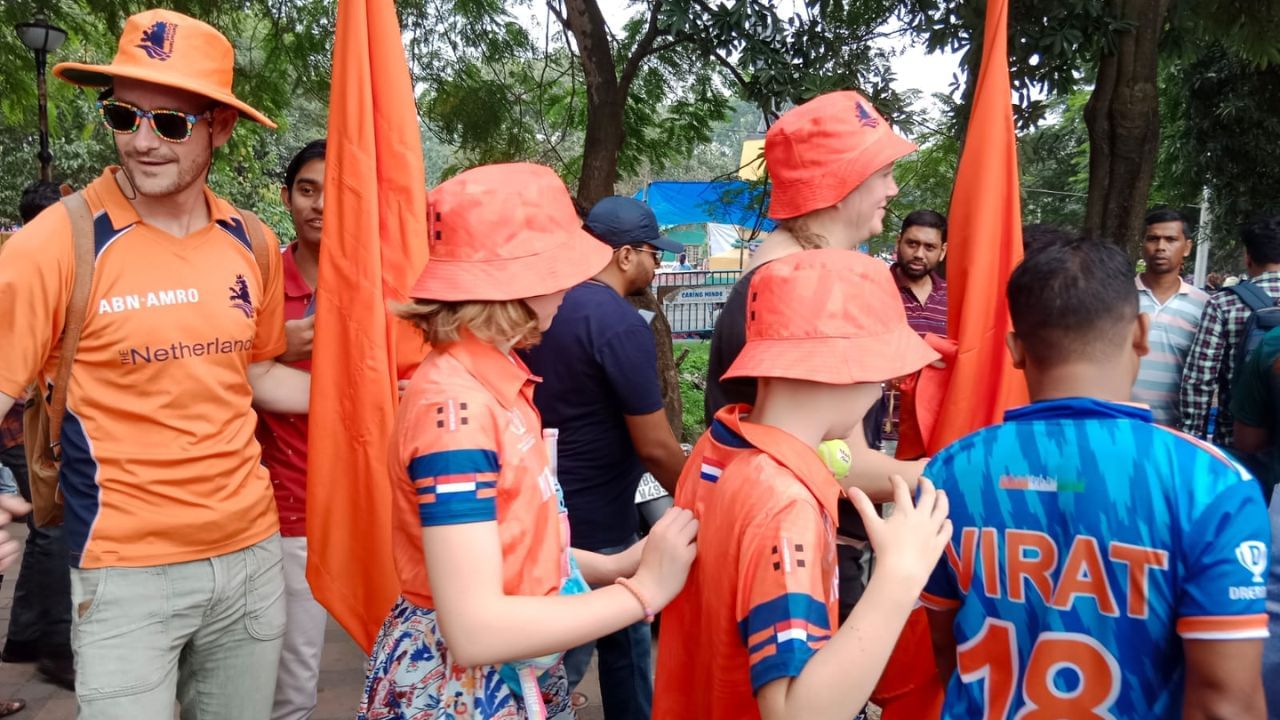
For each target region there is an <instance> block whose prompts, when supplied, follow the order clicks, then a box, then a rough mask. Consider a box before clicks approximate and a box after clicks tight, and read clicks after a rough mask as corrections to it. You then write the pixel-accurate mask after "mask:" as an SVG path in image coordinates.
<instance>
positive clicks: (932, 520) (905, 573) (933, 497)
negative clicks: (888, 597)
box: [849, 475, 951, 595]
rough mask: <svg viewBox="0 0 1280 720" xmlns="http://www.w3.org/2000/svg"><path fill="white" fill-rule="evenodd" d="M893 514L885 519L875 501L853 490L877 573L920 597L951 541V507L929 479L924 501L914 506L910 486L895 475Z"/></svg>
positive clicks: (922, 483)
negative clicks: (869, 541) (889, 577)
mask: <svg viewBox="0 0 1280 720" xmlns="http://www.w3.org/2000/svg"><path fill="white" fill-rule="evenodd" d="M890 482H892V483H893V502H894V507H893V514H892V515H890V516H889V518H888V519H883V518H881V517H880V515H879V514H878V513H877V512H876V508H875V506H874V505H872V504H871V500H870V499H869V498H868V497H867V496H866V494H865V493H863V492H862V491H861V490H859V489H857V488H850V489H849V499H850V500H851V501H853V506H854V507H856V508H857V509H858V514H859V515H861V516H862V522H863V524H864V525H866V528H867V537H868V538H869V539H870V540H871V545H872V547H873V548H875V551H876V572H877V573H884V574H888V575H890V576H891V577H892V578H894V583H895V584H899V585H901V586H902V587H903V588H905V589H909V590H910V592H911V593H912V594H913V595H914V594H919V592H920V591H921V590H923V589H924V584H925V582H926V581H927V580H928V579H929V574H930V573H932V572H933V568H934V567H935V566H936V565H937V564H938V557H939V556H940V555H941V554H942V551H943V549H945V548H946V546H947V543H948V542H949V541H950V540H951V520H949V519H948V518H947V514H948V513H949V512H950V508H951V504H950V502H948V500H947V494H946V493H945V492H939V491H938V490H935V489H934V487H933V483H932V482H930V481H929V479H928V478H925V477H921V478H920V500H919V502H916V503H912V502H911V493H910V492H909V491H908V490H907V483H906V482H905V481H903V479H902V478H901V477H900V476H898V475H894V476H893V477H892V478H890Z"/></svg>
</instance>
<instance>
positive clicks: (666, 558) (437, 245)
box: [358, 164, 697, 720]
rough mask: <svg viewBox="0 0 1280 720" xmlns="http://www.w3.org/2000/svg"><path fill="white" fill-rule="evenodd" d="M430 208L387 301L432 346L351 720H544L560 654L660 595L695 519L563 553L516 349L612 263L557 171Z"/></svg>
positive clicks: (509, 179)
mask: <svg viewBox="0 0 1280 720" xmlns="http://www.w3.org/2000/svg"><path fill="white" fill-rule="evenodd" d="M429 212H430V216H429V219H430V230H429V234H430V237H429V241H430V243H431V261H430V262H429V263H428V264H427V267H426V269H425V270H424V271H423V273H422V276H421V278H420V279H419V280H418V282H417V284H416V285H415V286H414V288H413V291H412V292H411V293H410V295H411V297H412V298H413V302H411V303H409V304H407V305H404V306H401V307H399V308H398V309H397V310H398V313H399V314H400V316H401V317H404V318H406V319H408V320H409V321H411V322H413V323H414V324H415V325H417V326H418V327H419V328H421V330H422V332H423V335H424V336H425V337H426V339H427V341H428V342H429V343H430V344H431V346H432V348H433V350H432V353H431V354H430V355H429V356H428V357H427V359H426V360H425V361H423V363H422V365H421V366H420V367H419V368H418V370H417V371H416V372H415V373H414V376H413V379H412V380H411V381H410V382H409V386H408V388H407V389H406V391H405V394H404V397H403V399H402V400H401V403H400V409H399V412H398V415H397V418H396V442H395V443H394V445H393V448H392V453H393V458H394V459H393V462H392V466H393V467H395V468H398V469H397V470H396V471H395V472H396V475H397V477H395V478H393V481H392V482H393V489H392V492H393V495H394V504H395V505H394V525H393V528H392V535H393V538H392V542H393V551H394V553H395V560H396V568H397V571H398V573H399V576H400V584H401V588H402V591H401V592H402V597H401V599H400V600H399V602H397V604H396V606H395V607H394V608H392V610H391V613H390V615H389V616H388V618H387V621H386V623H385V624H384V625H383V628H382V632H381V633H380V634H379V636H378V639H377V640H376V642H375V644H374V649H373V652H372V654H371V657H370V659H369V674H368V678H367V681H366V684H365V693H364V698H363V700H362V702H361V704H360V710H359V715H358V717H359V718H361V720H387V719H392V718H395V719H397V720H399V719H405V720H407V719H408V718H413V719H414V720H422V719H425V718H440V719H442V720H443V719H444V718H464V717H465V718H478V719H484V720H495V719H498V720H516V719H519V718H546V717H552V716H555V715H557V714H559V713H562V712H566V711H568V710H569V688H568V683H567V681H566V680H565V675H564V670H563V666H562V664H561V662H560V660H561V656H562V653H563V651H564V650H567V649H568V648H571V647H576V646H578V645H582V644H584V643H586V642H588V641H591V640H595V639H596V638H598V637H600V636H602V635H607V634H608V633H611V632H614V631H616V630H619V629H621V628H623V627H626V626H628V625H631V624H633V623H635V622H637V621H639V620H642V619H646V618H647V619H652V618H653V615H654V614H655V613H656V612H657V611H658V610H660V609H662V608H663V607H664V606H665V605H666V604H667V603H669V602H670V601H671V600H672V598H674V597H675V595H676V593H677V592H679V590H680V589H681V587H682V586H683V585H684V581H685V578H686V576H687V575H688V572H689V566H690V565H691V564H692V562H693V557H694V552H695V548H694V545H693V539H694V536H695V534H696V532H697V521H696V520H694V519H693V515H692V514H691V513H690V512H688V511H687V510H681V509H674V510H672V511H670V512H668V513H667V515H665V516H664V517H663V518H662V519H661V520H660V521H659V522H658V524H657V525H656V526H655V527H654V529H653V532H652V533H651V534H650V535H649V537H648V540H647V541H646V542H645V543H644V544H643V545H638V546H636V547H635V548H633V550H631V551H628V552H627V553H624V554H621V555H612V556H605V555H598V554H595V553H590V552H584V551H580V550H571V549H570V545H569V524H568V521H567V517H566V514H565V509H564V502H563V500H562V499H561V495H560V487H559V483H558V482H557V480H556V475H555V467H556V462H555V431H554V430H553V429H550V428H543V427H542V423H541V420H540V418H539V416H538V413H537V411H536V410H535V409H534V406H533V389H534V386H535V384H536V383H537V381H538V378H536V377H532V376H531V375H530V373H529V370H528V368H527V367H525V365H524V363H522V362H521V361H520V359H519V358H518V357H517V356H516V355H515V354H514V353H512V350H513V349H515V348H520V347H527V346H529V345H531V344H533V343H536V342H537V340H538V337H539V333H540V332H541V331H542V330H545V329H546V328H547V327H549V326H550V324H551V320H552V318H553V317H554V316H555V313H556V309H557V307H558V306H559V304H560V300H561V298H563V296H564V293H565V291H566V290H567V289H569V288H571V287H573V286H574V285H576V284H578V283H580V282H582V281H584V280H586V279H588V278H590V277H592V276H593V275H595V274H596V273H597V272H599V270H600V268H602V267H603V266H604V265H605V264H606V263H607V262H608V260H609V248H608V247H607V246H605V245H604V244H603V243H601V242H599V241H598V240H596V239H595V238H593V237H592V236H590V235H588V234H587V233H586V232H585V231H584V230H582V224H581V221H580V220H579V219H578V216H577V214H576V213H575V212H574V209H573V202H572V201H571V200H570V198H569V194H568V192H567V191H566V189H565V186H564V183H562V182H561V181H560V179H559V177H557V176H556V174H555V173H554V172H553V171H552V170H551V169H549V168H546V167H542V166H540V165H530V164H514V165H490V166H485V167H479V168H475V169H473V170H468V171H467V172H464V173H462V174H460V175H458V176H457V177H455V178H453V179H451V180H449V181H447V182H445V183H443V184H442V185H440V186H439V187H438V188H436V189H435V190H434V191H433V192H432V193H431V207H430V210H429ZM589 586H596V587H599V589H597V590H591V589H589ZM570 596H572V597H570Z"/></svg>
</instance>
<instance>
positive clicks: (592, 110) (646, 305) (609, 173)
mask: <svg viewBox="0 0 1280 720" xmlns="http://www.w3.org/2000/svg"><path fill="white" fill-rule="evenodd" d="M655 8H656V5H655ZM564 20H565V23H566V24H567V25H568V26H569V31H570V32H571V33H573V39H574V42H576V43H577V44H578V56H579V58H580V59H581V61H582V75H583V78H584V79H585V80H586V86H587V133H586V138H585V140H584V142H583V147H582V174H581V175H579V176H578V201H579V202H580V203H582V205H583V206H584V207H587V208H590V207H591V206H592V205H594V204H596V201H598V200H599V199H600V198H603V197H608V196H609V195H612V194H613V191H614V190H613V188H614V183H615V182H616V181H617V179H618V153H620V152H622V141H623V139H624V133H623V130H622V117H623V112H624V111H625V109H626V105H627V94H628V92H629V83H630V81H631V78H632V77H633V75H632V73H633V72H634V68H633V67H632V64H633V63H632V62H628V71H627V73H625V74H626V75H627V77H625V78H619V77H618V67H617V64H616V63H615V62H614V60H613V47H612V46H611V45H610V43H609V32H608V26H607V25H606V24H605V20H604V14H603V13H601V12H600V6H599V5H598V4H597V3H596V0H565V16H564ZM651 23H652V21H651ZM651 30H652V28H651ZM652 42H653V38H652V36H649V37H648V39H647V40H642V44H645V45H646V46H648V45H651V44H652ZM642 49H643V48H640V49H638V50H642ZM641 59H643V56H642V55H641V56H636V57H635V59H634V62H635V63H638V62H639V60H641ZM632 304H633V305H635V306H636V307H638V308H643V309H645V310H649V311H650V312H652V313H654V318H653V322H652V323H651V325H650V327H651V328H652V329H653V339H654V343H655V345H656V346H657V348H658V380H659V382H660V383H661V385H662V398H663V407H664V408H666V412H667V422H668V423H670V424H671V429H672V431H673V432H674V433H675V435H676V438H677V439H678V438H680V436H681V431H682V429H683V427H684V419H683V412H682V407H681V402H680V376H679V373H678V371H677V369H676V363H675V356H674V355H673V354H672V348H671V325H670V324H669V323H668V322H667V316H666V315H665V314H664V313H663V312H662V306H661V305H659V304H658V301H657V299H656V298H654V297H653V293H650V292H648V291H645V294H644V295H642V296H640V297H638V298H632Z"/></svg>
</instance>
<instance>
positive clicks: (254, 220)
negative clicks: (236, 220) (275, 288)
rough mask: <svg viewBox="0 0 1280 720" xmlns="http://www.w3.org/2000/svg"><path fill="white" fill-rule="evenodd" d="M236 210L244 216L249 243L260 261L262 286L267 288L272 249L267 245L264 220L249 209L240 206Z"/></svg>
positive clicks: (259, 268)
mask: <svg viewBox="0 0 1280 720" xmlns="http://www.w3.org/2000/svg"><path fill="white" fill-rule="evenodd" d="M236 210H237V211H238V212H239V213H240V217H242V218H244V229H245V231H246V232H248V233H249V243H250V244H251V245H253V259H254V260H257V261H258V272H259V273H261V274H262V287H264V288H265V287H266V286H267V270H268V269H269V268H270V267H271V260H270V258H269V256H268V255H267V253H268V252H270V250H269V248H268V247H267V234H266V233H265V232H263V230H262V220H260V219H258V216H257V215H255V214H253V213H251V212H249V211H248V210H241V209H240V208H236Z"/></svg>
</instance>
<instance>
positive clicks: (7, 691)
mask: <svg viewBox="0 0 1280 720" xmlns="http://www.w3.org/2000/svg"><path fill="white" fill-rule="evenodd" d="M16 534H18V535H19V536H25V535H26V530H25V528H19V529H18V531H17V533H16ZM16 579H17V573H16V572H10V573H6V575H5V578H4V582H3V583H0V642H2V638H3V635H4V633H5V632H7V630H8V627H9V610H10V608H11V607H12V606H13V585H14V581H15V580H16ZM364 661H365V657H364V653H363V652H362V651H361V650H360V648H358V647H357V646H356V644H355V643H353V642H352V641H351V639H350V638H348V637H347V634H346V633H345V632H343V630H342V628H341V627H339V626H338V624H337V623H336V622H333V621H330V622H329V631H328V635H327V637H326V641H325V647H324V660H323V662H322V663H321V672H320V697H319V706H318V707H317V708H316V713H315V715H314V716H313V720H351V718H353V717H354V716H355V709H356V704H357V703H358V702H359V697H360V691H361V689H362V688H363V684H364ZM579 690H580V691H581V692H583V693H584V694H586V695H587V697H588V698H590V699H591V700H592V704H591V705H589V706H587V708H585V709H584V710H582V711H580V712H579V713H578V718H579V720H603V718H604V714H603V712H601V709H600V707H599V704H598V703H599V697H600V694H599V692H598V691H597V690H596V678H595V668H594V667H593V668H592V670H591V672H590V673H589V674H588V676H587V677H586V679H584V680H583V682H582V687H580V688H579ZM5 697H17V698H23V699H25V700H26V701H27V709H26V710H24V711H22V712H21V713H18V714H17V715H15V716H12V717H14V718H15V719H16V720H74V718H75V716H76V699H75V695H74V694H72V693H70V692H67V691H66V690H63V689H61V688H59V687H57V686H55V685H51V684H49V683H47V682H45V681H44V680H43V679H42V678H41V676H40V675H39V674H37V673H36V671H35V665H10V664H7V663H0V698H5ZM244 720H255V719H254V718H245V719H244Z"/></svg>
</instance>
